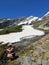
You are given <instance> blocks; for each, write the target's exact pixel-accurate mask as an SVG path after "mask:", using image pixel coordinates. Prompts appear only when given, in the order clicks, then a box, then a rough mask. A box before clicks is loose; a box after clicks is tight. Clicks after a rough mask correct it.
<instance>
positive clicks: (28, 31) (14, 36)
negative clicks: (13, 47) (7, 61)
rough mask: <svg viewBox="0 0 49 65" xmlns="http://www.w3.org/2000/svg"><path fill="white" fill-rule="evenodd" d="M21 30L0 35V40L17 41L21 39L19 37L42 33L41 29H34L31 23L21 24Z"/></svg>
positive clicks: (5, 41) (40, 34)
mask: <svg viewBox="0 0 49 65" xmlns="http://www.w3.org/2000/svg"><path fill="white" fill-rule="evenodd" d="M22 29H23V31H22V32H16V33H10V34H6V35H0V42H2V41H3V42H4V43H7V42H10V43H12V42H18V41H21V40H20V38H23V37H26V36H34V35H35V36H36V35H37V36H42V35H44V32H43V31H39V30H36V29H34V28H33V27H32V26H31V25H23V27H22Z"/></svg>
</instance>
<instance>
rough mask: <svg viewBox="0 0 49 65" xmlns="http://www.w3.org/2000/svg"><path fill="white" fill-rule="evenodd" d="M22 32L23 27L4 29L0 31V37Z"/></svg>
mask: <svg viewBox="0 0 49 65" xmlns="http://www.w3.org/2000/svg"><path fill="white" fill-rule="evenodd" d="M20 31H22V26H21V25H20V26H13V27H9V28H4V29H3V30H1V31H0V35H2V34H9V33H12V32H20Z"/></svg>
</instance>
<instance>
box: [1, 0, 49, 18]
mask: <svg viewBox="0 0 49 65" xmlns="http://www.w3.org/2000/svg"><path fill="white" fill-rule="evenodd" d="M48 11H49V0H0V18H4V17H5V18H19V17H23V16H24V17H25V16H26V17H27V16H31V15H32V16H38V17H42V16H43V15H44V14H45V13H46V12H48Z"/></svg>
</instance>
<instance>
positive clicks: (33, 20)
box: [0, 12, 49, 29]
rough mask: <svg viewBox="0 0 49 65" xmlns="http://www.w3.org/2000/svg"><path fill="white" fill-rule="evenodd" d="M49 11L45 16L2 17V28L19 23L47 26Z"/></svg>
mask: <svg viewBox="0 0 49 65" xmlns="http://www.w3.org/2000/svg"><path fill="white" fill-rule="evenodd" d="M47 23H49V12H47V13H46V14H45V15H44V16H43V17H41V18H39V17H34V16H29V17H21V18H17V19H8V18H0V28H1V29H2V28H6V27H11V26H17V25H26V24H28V25H30V24H31V25H32V24H33V25H34V27H39V28H40V27H43V26H44V27H45V26H49V24H48V25H47Z"/></svg>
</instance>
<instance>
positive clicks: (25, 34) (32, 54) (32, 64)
mask: <svg viewBox="0 0 49 65" xmlns="http://www.w3.org/2000/svg"><path fill="white" fill-rule="evenodd" d="M38 29H39V30H38ZM41 30H42V31H41ZM45 30H46V31H47V32H48V33H46V34H45ZM13 32H14V33H13ZM10 44H12V45H13V46H15V47H16V52H15V55H16V57H18V58H15V59H14V60H11V59H9V60H5V59H6V58H5V55H6V54H4V52H5V50H6V49H7V47H8V45H10ZM0 65H49V12H48V13H46V14H45V15H44V16H43V17H41V18H39V17H34V16H29V17H22V18H18V19H8V18H2V19H0Z"/></svg>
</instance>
